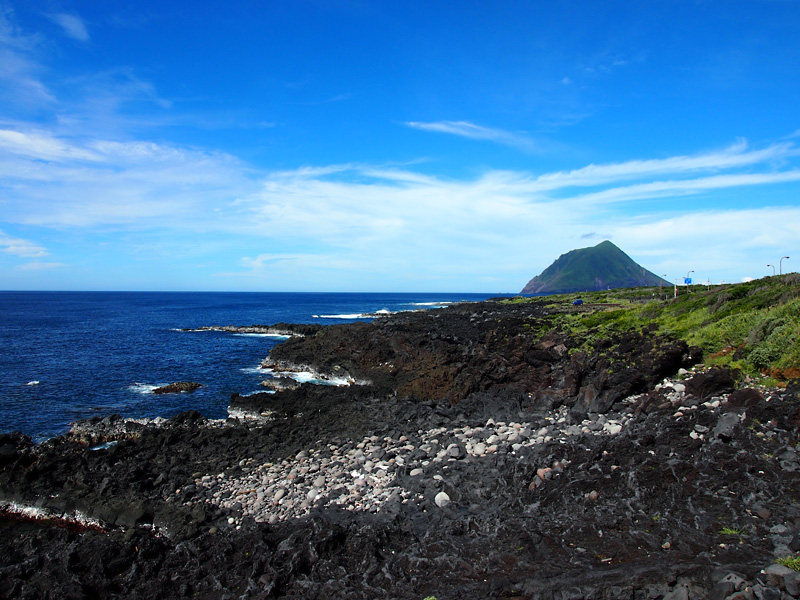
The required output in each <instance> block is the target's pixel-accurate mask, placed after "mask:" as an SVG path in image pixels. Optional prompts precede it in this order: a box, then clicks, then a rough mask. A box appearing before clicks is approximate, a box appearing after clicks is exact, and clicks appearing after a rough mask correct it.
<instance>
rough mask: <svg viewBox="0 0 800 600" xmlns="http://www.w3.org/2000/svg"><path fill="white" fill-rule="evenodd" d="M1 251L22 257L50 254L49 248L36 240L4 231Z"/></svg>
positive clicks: (0, 237) (0, 246)
mask: <svg viewBox="0 0 800 600" xmlns="http://www.w3.org/2000/svg"><path fill="white" fill-rule="evenodd" d="M0 252H3V253H5V254H12V255H14V256H18V257H20V258H41V257H42V256H47V254H48V252H47V250H46V249H45V248H44V247H43V246H40V245H39V244H37V243H36V242H32V241H30V240H25V239H22V238H17V237H13V236H10V235H6V234H5V233H3V232H2V231H0Z"/></svg>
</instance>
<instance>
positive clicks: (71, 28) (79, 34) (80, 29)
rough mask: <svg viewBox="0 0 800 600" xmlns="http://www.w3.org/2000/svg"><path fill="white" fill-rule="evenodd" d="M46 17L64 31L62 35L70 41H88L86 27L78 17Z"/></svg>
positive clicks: (60, 15) (55, 14)
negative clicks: (65, 35)
mask: <svg viewBox="0 0 800 600" xmlns="http://www.w3.org/2000/svg"><path fill="white" fill-rule="evenodd" d="M48 17H50V20H52V21H53V22H54V23H56V24H57V25H59V26H60V27H61V28H62V29H63V30H64V33H65V34H67V35H68V36H69V37H71V38H72V39H74V40H78V41H79V42H88V41H89V31H88V30H87V29H86V25H85V24H84V22H83V20H82V19H81V18H80V17H78V16H76V15H70V14H68V13H54V14H51V15H48Z"/></svg>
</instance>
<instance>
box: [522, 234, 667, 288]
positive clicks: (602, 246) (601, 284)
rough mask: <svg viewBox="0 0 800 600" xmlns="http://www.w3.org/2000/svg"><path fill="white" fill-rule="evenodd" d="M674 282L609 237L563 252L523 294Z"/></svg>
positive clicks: (529, 283) (527, 286)
mask: <svg viewBox="0 0 800 600" xmlns="http://www.w3.org/2000/svg"><path fill="white" fill-rule="evenodd" d="M652 285H670V284H669V282H668V281H665V280H664V279H662V278H661V277H659V276H658V275H656V274H654V273H652V272H650V271H648V270H647V269H645V268H644V267H642V266H641V265H639V264H637V263H636V262H634V261H633V260H632V259H631V258H630V257H629V256H628V255H627V254H625V253H624V252H623V251H622V250H620V249H619V248H617V246H615V245H614V244H613V243H612V242H610V241H609V240H605V241H603V242H600V243H599V244H597V245H596V246H592V247H591V248H581V249H578V250H571V251H570V252H567V253H566V254H562V255H561V256H559V257H558V259H557V260H556V261H555V262H554V263H553V264H551V265H550V266H549V267H547V268H546V269H545V270H544V271H542V272H541V274H539V275H537V276H536V277H534V278H533V279H531V280H530V281H529V282H528V284H527V285H526V286H525V287H524V288H523V289H522V292H521V293H523V294H564V293H569V292H584V291H586V292H590V291H599V290H605V289H613V288H630V287H645V286H652Z"/></svg>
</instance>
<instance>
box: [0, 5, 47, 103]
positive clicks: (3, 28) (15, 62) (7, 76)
mask: <svg viewBox="0 0 800 600" xmlns="http://www.w3.org/2000/svg"><path fill="white" fill-rule="evenodd" d="M12 17H13V13H12V12H11V10H10V9H8V8H5V7H2V6H0V98H2V99H5V100H6V101H8V102H11V103H12V104H13V105H15V106H17V107H27V108H39V107H41V106H43V105H51V104H52V103H53V102H54V100H55V98H54V96H53V94H52V93H51V92H50V90H49V89H48V88H47V86H46V85H45V84H44V83H43V82H42V80H41V77H40V73H41V71H42V69H41V67H40V66H39V64H38V62H37V60H36V58H35V56H34V55H35V52H36V51H37V49H38V48H39V46H40V44H41V39H40V37H39V36H38V35H29V34H25V33H24V32H22V31H21V30H20V29H19V28H17V27H16V26H15V25H14V23H13V19H12Z"/></svg>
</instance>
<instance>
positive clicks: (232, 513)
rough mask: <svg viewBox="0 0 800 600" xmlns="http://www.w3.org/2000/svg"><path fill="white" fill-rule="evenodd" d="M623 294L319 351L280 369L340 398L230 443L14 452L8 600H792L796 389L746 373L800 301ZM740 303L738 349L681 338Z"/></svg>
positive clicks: (488, 305)
mask: <svg viewBox="0 0 800 600" xmlns="http://www.w3.org/2000/svg"><path fill="white" fill-rule="evenodd" d="M780 286H783V287H780ZM626 293H627V294H630V295H628V296H625V295H613V296H609V295H606V296H602V297H601V296H596V297H585V298H586V300H587V301H586V302H585V304H584V305H583V306H580V307H575V306H573V305H572V303H571V298H570V297H560V298H549V299H534V300H529V301H524V300H521V299H516V300H509V299H497V300H495V301H489V302H483V303H476V304H461V305H455V306H452V307H449V308H446V309H440V310H433V311H425V312H419V313H408V314H404V313H401V314H396V315H392V316H387V317H382V318H379V319H375V320H374V321H372V322H370V323H357V324H353V325H347V326H329V327H319V328H315V329H314V330H313V331H311V330H309V331H305V332H304V333H305V335H303V336H295V337H292V338H290V339H288V340H287V341H285V342H284V343H282V344H280V345H278V346H276V347H275V348H274V349H273V350H272V352H271V353H270V355H269V357H267V358H266V360H265V366H268V367H269V368H270V369H272V370H276V371H285V372H288V373H291V372H292V370H293V369H296V370H301V369H302V370H306V369H313V370H314V372H316V373H318V374H319V375H320V376H322V377H328V378H329V379H330V380H331V381H335V382H339V383H340V385H325V386H321V385H310V384H303V385H300V386H299V387H297V388H296V389H285V390H279V391H276V392H275V393H266V392H265V393H261V394H255V395H251V396H240V395H237V394H234V395H233V397H232V398H231V412H232V414H236V415H239V417H240V418H230V419H227V420H223V421H209V420H207V419H205V418H204V417H203V416H202V415H200V414H198V413H192V412H189V413H184V414H182V415H178V416H177V417H174V418H172V419H169V420H167V421H159V422H150V423H147V422H136V421H130V420H125V419H123V418H121V417H107V418H105V419H95V420H93V421H90V422H83V423H79V424H77V425H76V427H75V428H74V429H73V431H72V432H71V433H70V434H68V435H66V436H62V437H59V438H55V439H52V440H49V441H47V442H44V443H42V444H40V445H39V446H35V445H33V444H32V443H31V441H30V439H28V438H26V437H25V436H23V435H21V434H7V435H3V436H0V492H1V493H2V497H0V500H1V501H2V502H3V503H4V506H5V515H6V518H5V519H4V520H3V522H2V527H0V556H2V557H3V558H2V559H0V598H56V597H58V598H89V597H97V598H106V597H118V598H141V597H143V596H147V595H152V596H153V597H160V598H184V597H187V598H192V597H195V598H375V597H392V598H409V599H412V598H414V599H418V600H421V599H422V598H425V597H428V596H435V597H436V598H437V599H439V600H445V599H448V598H454V599H455V598H464V597H472V598H547V599H550V598H563V597H574V598H584V597H585V598H589V597H591V598H632V597H636V598H652V599H656V598H667V597H669V598H699V597H708V596H709V595H713V596H714V597H718V598H721V599H724V598H729V597H734V596H735V595H736V594H745V595H744V596H739V597H742V598H744V597H750V596H747V595H746V594H747V593H752V597H757V598H760V597H780V594H785V596H784V597H792V598H795V597H797V596H798V594H797V593H796V592H797V591H798V588H797V583H798V577H797V576H796V574H794V573H795V572H794V571H792V570H791V569H788V568H784V567H780V568H779V565H773V562H774V561H775V560H777V559H778V558H781V557H790V556H793V555H794V553H795V552H797V551H800V534H799V533H798V531H800V529H799V528H798V522H800V497H799V495H798V492H797V491H796V490H798V489H800V488H799V487H798V484H800V481H798V479H800V474H798V472H799V471H800V452H797V450H796V447H797V444H798V441H800V439H799V436H800V384H798V382H796V381H794V382H792V381H791V380H789V381H786V380H784V381H781V380H780V378H777V379H772V380H770V381H768V382H767V383H769V384H770V385H769V386H764V385H763V383H761V382H759V380H757V379H755V378H754V371H753V370H752V369H759V368H760V369H762V370H769V368H768V367H765V366H761V367H757V366H754V365H758V364H759V361H761V360H763V359H762V358H761V357H762V356H766V355H767V354H769V352H771V350H769V349H770V348H771V346H769V345H768V341H769V339H770V336H771V335H783V334H782V333H780V331H783V330H781V329H780V327H782V326H783V325H787V324H788V325H787V327H786V331H788V332H789V333H787V334H786V335H790V334H791V331H792V323H794V324H795V326H796V325H797V318H798V317H797V315H796V314H795V313H796V310H795V307H796V303H797V287H796V282H794V281H789V280H788V279H786V280H782V281H774V282H762V283H761V284H760V285H759V284H758V283H756V284H754V285H750V286H745V287H741V288H737V287H735V286H730V287H728V288H726V289H719V290H715V291H713V292H712V291H709V292H708V293H707V294H705V295H703V294H700V293H698V294H695V295H694V296H693V297H692V296H688V295H687V296H685V297H681V298H679V299H678V301H677V302H672V303H664V302H661V301H652V300H651V301H650V302H647V303H645V302H644V300H646V299H648V296H647V295H645V294H644V293H643V292H641V291H638V292H626ZM650 298H652V296H650ZM640 301H641V304H640ZM742 302H747V303H749V304H748V307H749V308H748V311H749V312H748V313H747V314H752V315H756V314H761V313H760V312H759V311H761V310H762V308H760V306H761V304H763V305H764V306H763V310H764V311H765V313H764V314H765V315H769V318H770V319H771V321H770V322H772V323H773V326H772V329H770V330H769V331H768V330H767V329H764V327H763V326H762V325H761V324H759V325H758V328H759V331H761V334H759V335H760V336H761V337H759V335H756V334H752V335H751V334H749V333H748V332H747V330H746V328H745V329H743V331H744V333H743V334H741V335H743V336H744V339H743V340H741V344H740V343H739V342H737V341H736V340H734V339H733V338H731V339H725V340H724V341H719V342H713V343H718V344H719V347H716V346H712V345H710V344H711V343H712V342H710V341H709V340H710V339H711V338H712V336H710V335H708V336H704V335H702V332H701V331H700V329H701V328H700V327H699V326H698V325H697V324H696V323H697V322H695V325H694V326H693V330H692V333H691V334H687V333H686V330H684V329H682V325H681V324H682V323H683V321H679V320H678V319H679V317H678V316H676V315H684V316H685V315H687V314H690V313H692V312H693V311H695V310H698V311H699V310H702V311H705V314H706V315H707V320H708V326H710V325H711V324H712V321H714V323H716V324H717V327H718V328H719V327H722V325H719V323H724V322H725V319H726V318H727V317H728V316H731V315H735V314H741V312H737V311H738V310H739V308H737V307H741V306H743V305H742V304H741V303H742ZM710 309H713V311H712V310H710ZM781 311H783V312H781ZM714 315H716V317H718V318H719V320H718V321H715V320H714V319H715V318H716V317H715V316H714ZM793 315H794V316H793ZM765 318H766V317H765ZM780 319H784V321H780ZM792 319H794V321H793V320H792ZM740 321H741V319H740ZM779 321H780V323H779ZM758 323H761V321H759V322H758ZM738 327H739V329H742V324H741V322H739V325H738ZM795 328H796V327H795ZM717 337H720V336H717ZM714 339H716V338H714ZM720 339H722V338H721V337H720ZM776 343H779V342H778V341H776ZM725 348H730V350H725ZM737 353H738V354H737ZM787 353H788V354H787ZM735 354H736V355H737V358H735V359H734V355H735ZM770 356H772V358H771V360H772V363H771V365H772V366H774V367H775V369H773V370H772V371H770V373H771V374H772V375H773V377H780V376H782V375H783V374H792V373H793V371H792V370H791V364H790V363H791V361H792V360H794V359H793V358H792V355H791V348H790V349H789V350H786V351H784V353H783V354H780V355H774V354H770ZM787 356H788V358H787ZM747 361H750V362H747ZM787 361H788V362H787ZM712 363H713V364H712ZM778 367H780V368H778ZM763 569H767V570H768V572H762V570H763ZM782 569H785V570H782ZM747 590H749V592H748V591H747ZM770 594H772V595H770ZM774 594H778V596H774Z"/></svg>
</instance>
